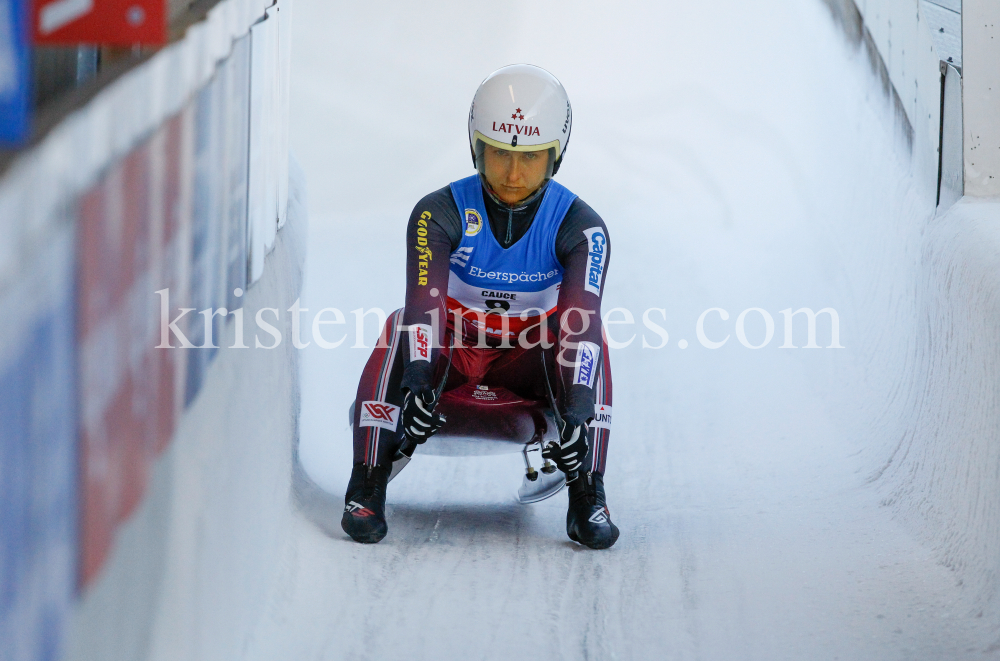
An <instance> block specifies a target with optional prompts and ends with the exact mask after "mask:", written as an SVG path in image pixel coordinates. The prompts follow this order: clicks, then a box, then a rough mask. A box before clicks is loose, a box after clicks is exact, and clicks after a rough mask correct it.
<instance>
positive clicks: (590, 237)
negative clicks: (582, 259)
mask: <svg viewBox="0 0 1000 661" xmlns="http://www.w3.org/2000/svg"><path fill="white" fill-rule="evenodd" d="M583 234H584V236H586V237H587V243H588V244H589V245H590V252H589V253H588V256H589V257H590V262H589V263H588V264H587V273H586V275H585V276H584V277H585V278H586V279H585V280H584V283H583V288H584V289H586V290H587V291H589V292H590V293H591V294H594V295H595V296H600V295H601V282H603V281H604V265H605V264H606V263H607V255H608V237H607V236H605V234H604V229H603V228H600V227H591V228H590V229H589V230H583Z"/></svg>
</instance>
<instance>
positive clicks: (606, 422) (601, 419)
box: [590, 404, 611, 429]
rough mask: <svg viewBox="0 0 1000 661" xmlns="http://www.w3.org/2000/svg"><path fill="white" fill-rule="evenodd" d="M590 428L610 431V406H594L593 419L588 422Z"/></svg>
mask: <svg viewBox="0 0 1000 661" xmlns="http://www.w3.org/2000/svg"><path fill="white" fill-rule="evenodd" d="M590 426H591V427H600V428H601V429H611V406H610V405H608V404H594V419H593V420H591V421H590Z"/></svg>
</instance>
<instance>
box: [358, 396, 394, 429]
mask: <svg viewBox="0 0 1000 661" xmlns="http://www.w3.org/2000/svg"><path fill="white" fill-rule="evenodd" d="M397 424H399V407H398V406H393V405H392V404H389V403H387V402H361V422H359V423H358V425H359V426H360V427H382V428H383V429H388V430H389V431H396V425H397Z"/></svg>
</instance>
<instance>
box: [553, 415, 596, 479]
mask: <svg viewBox="0 0 1000 661" xmlns="http://www.w3.org/2000/svg"><path fill="white" fill-rule="evenodd" d="M589 448H590V446H589V445H588V444H587V425H586V424H582V425H571V424H568V423H564V424H563V428H562V430H561V431H560V433H559V441H558V442H556V441H550V442H549V444H548V445H546V446H545V448H544V449H543V450H542V457H543V458H545V459H551V460H552V461H553V462H555V464H556V466H557V467H558V468H559V470H561V471H562V472H564V473H566V474H567V475H569V474H570V473H572V472H574V471H578V470H580V467H581V466H583V460H584V459H585V458H586V456H587V450H588V449H589Z"/></svg>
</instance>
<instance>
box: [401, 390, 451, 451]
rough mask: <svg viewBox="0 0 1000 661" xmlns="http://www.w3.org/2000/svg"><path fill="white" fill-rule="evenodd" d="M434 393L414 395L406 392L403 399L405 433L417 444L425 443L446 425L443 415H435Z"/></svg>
mask: <svg viewBox="0 0 1000 661" xmlns="http://www.w3.org/2000/svg"><path fill="white" fill-rule="evenodd" d="M434 404H435V402H434V393H433V392H432V391H430V390H425V391H424V392H421V393H418V394H416V395H415V394H414V393H413V391H412V390H407V391H406V396H405V397H404V398H403V432H404V433H405V434H406V435H407V436H408V437H409V438H411V439H412V440H413V441H414V442H416V443H423V442H424V441H426V440H427V439H428V438H430V437H431V436H433V435H434V434H435V433H436V432H437V430H439V429H441V425H443V424H444V423H445V418H444V416H443V415H439V414H437V413H434Z"/></svg>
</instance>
